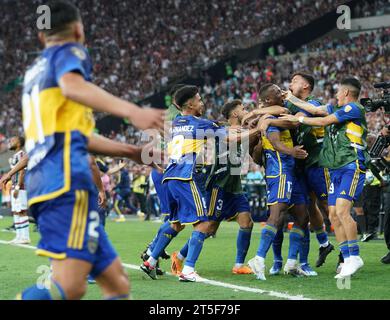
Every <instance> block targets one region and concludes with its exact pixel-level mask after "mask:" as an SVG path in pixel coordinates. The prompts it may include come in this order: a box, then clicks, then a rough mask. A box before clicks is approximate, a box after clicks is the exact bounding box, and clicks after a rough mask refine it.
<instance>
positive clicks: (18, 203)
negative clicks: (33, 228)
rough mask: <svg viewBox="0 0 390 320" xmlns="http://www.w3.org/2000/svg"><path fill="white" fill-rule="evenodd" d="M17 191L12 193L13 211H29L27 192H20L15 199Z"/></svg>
mask: <svg viewBox="0 0 390 320" xmlns="http://www.w3.org/2000/svg"><path fill="white" fill-rule="evenodd" d="M14 192H15V190H12V191H11V211H12V212H21V211H26V210H27V192H26V190H19V194H18V197H17V198H16V199H15V198H14Z"/></svg>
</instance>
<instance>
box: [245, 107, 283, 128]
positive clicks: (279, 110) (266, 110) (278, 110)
mask: <svg viewBox="0 0 390 320" xmlns="http://www.w3.org/2000/svg"><path fill="white" fill-rule="evenodd" d="M285 113H288V109H287V108H283V107H281V106H270V107H262V108H258V109H255V110H253V111H251V112H249V113H248V114H247V115H245V116H244V117H243V118H242V125H247V124H248V122H249V121H250V120H252V119H254V118H257V117H259V116H263V115H265V114H270V115H273V116H279V115H281V114H285Z"/></svg>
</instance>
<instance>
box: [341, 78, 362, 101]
mask: <svg viewBox="0 0 390 320" xmlns="http://www.w3.org/2000/svg"><path fill="white" fill-rule="evenodd" d="M340 84H341V85H342V86H349V87H352V88H353V89H354V90H351V91H352V92H353V95H354V97H355V98H358V97H359V94H360V90H361V89H362V85H361V84H360V81H359V80H358V79H356V78H354V77H347V78H344V79H343V80H341V82H340Z"/></svg>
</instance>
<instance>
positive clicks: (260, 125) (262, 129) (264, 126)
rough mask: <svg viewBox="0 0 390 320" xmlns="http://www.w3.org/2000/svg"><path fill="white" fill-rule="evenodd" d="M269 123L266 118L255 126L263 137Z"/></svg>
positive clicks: (265, 134)
mask: <svg viewBox="0 0 390 320" xmlns="http://www.w3.org/2000/svg"><path fill="white" fill-rule="evenodd" d="M269 125H270V122H269V121H268V120H267V119H264V120H261V121H259V123H258V125H257V128H258V129H259V131H260V132H261V135H262V136H263V137H266V136H267V130H268V127H269Z"/></svg>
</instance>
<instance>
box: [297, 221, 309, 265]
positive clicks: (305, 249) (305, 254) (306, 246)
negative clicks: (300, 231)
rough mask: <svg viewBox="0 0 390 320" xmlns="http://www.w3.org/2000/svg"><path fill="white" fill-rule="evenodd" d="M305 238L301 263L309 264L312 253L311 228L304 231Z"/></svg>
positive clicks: (301, 250)
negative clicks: (308, 259)
mask: <svg viewBox="0 0 390 320" xmlns="http://www.w3.org/2000/svg"><path fill="white" fill-rule="evenodd" d="M304 233H305V234H304V236H303V238H302V242H301V249H300V250H299V262H300V263H301V264H305V263H307V258H308V256H309V251H310V230H309V228H307V227H306V228H305V229H304Z"/></svg>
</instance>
